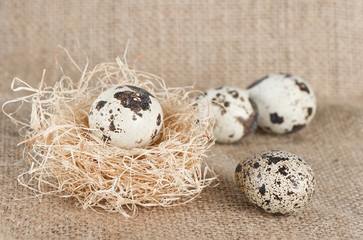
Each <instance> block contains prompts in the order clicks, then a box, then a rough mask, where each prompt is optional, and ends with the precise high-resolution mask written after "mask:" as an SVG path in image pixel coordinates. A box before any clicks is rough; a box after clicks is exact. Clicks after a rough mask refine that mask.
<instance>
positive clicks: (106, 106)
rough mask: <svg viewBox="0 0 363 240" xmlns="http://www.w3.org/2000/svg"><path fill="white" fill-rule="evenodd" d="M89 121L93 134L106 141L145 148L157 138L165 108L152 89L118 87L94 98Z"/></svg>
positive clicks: (118, 145) (127, 86) (122, 145)
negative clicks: (151, 91) (150, 91)
mask: <svg viewBox="0 0 363 240" xmlns="http://www.w3.org/2000/svg"><path fill="white" fill-rule="evenodd" d="M88 122H89V127H90V128H91V129H92V133H93V134H94V135H96V136H97V137H99V138H100V139H102V141H104V142H106V143H109V144H111V145H114V146H117V147H121V148H127V149H131V148H134V147H144V146H146V145H148V144H150V143H152V142H153V141H154V140H155V139H156V138H157V136H158V134H159V132H160V129H161V126H162V123H163V111H162V108H161V105H160V104H159V102H158V101H157V99H156V98H155V97H154V96H153V95H152V94H151V93H149V92H148V91H146V90H144V89H142V88H139V87H136V86H130V85H122V86H114V87H111V88H109V89H107V90H106V91H104V92H102V93H101V94H100V95H99V96H98V97H97V99H96V100H95V101H94V103H93V104H92V106H91V109H90V112H89V118H88Z"/></svg>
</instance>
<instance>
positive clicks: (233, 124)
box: [196, 87, 258, 143]
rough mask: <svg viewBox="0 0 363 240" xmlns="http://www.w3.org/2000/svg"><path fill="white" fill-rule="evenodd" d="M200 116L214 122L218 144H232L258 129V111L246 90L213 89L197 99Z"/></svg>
mask: <svg viewBox="0 0 363 240" xmlns="http://www.w3.org/2000/svg"><path fill="white" fill-rule="evenodd" d="M196 100H197V103H198V109H199V115H200V117H202V118H206V117H210V118H212V120H213V121H214V124H215V125H214V129H213V133H214V137H215V138H216V141H217V142H222V143H231V142H235V141H238V140H240V139H241V138H242V137H243V136H245V135H248V134H250V133H252V132H253V131H254V130H255V129H256V127H257V120H258V110H257V107H256V104H255V103H254V102H253V100H251V99H250V98H249V96H248V92H247V91H246V90H242V89H239V88H235V87H220V88H211V89H209V90H207V91H205V92H204V94H201V95H199V96H198V97H197V99H196Z"/></svg>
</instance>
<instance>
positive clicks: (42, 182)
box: [3, 49, 216, 217]
mask: <svg viewBox="0 0 363 240" xmlns="http://www.w3.org/2000/svg"><path fill="white" fill-rule="evenodd" d="M64 50H65V49H64ZM65 51H66V50H65ZM66 53H67V54H68V56H69V57H70V55H69V53H68V52H67V51H66ZM70 59H71V60H72V61H73V59H72V58H71V57H70ZM73 63H74V64H75V62H74V61H73ZM76 66H77V65H76ZM87 66H88V64H87V65H86V67H85V68H84V70H81V69H80V68H79V67H78V66H77V68H78V69H79V70H80V72H81V77H80V80H79V81H73V80H72V79H71V78H70V77H67V76H65V75H63V77H62V78H61V79H60V80H59V81H58V82H56V84H55V85H54V86H53V87H50V86H47V85H46V84H45V82H44V73H45V72H43V77H42V79H41V82H40V83H39V86H38V88H33V87H31V86H30V85H29V84H27V83H26V82H24V81H22V80H20V79H18V78H15V79H14V80H13V82H12V85H11V88H12V90H13V91H25V92H27V94H28V95H26V96H24V97H19V98H17V99H15V100H11V101H8V102H6V103H5V104H4V105H3V111H4V113H5V114H6V115H7V116H8V117H10V118H11V120H12V121H14V122H16V123H17V124H20V125H22V126H23V128H22V129H20V132H23V133H24V134H23V135H24V136H25V138H26V140H25V141H24V142H22V143H27V145H26V147H25V149H24V155H25V157H26V158H27V159H28V160H29V162H30V169H29V170H27V171H25V172H24V173H23V174H21V175H20V176H19V177H18V181H19V182H20V184H22V185H23V186H25V187H27V188H30V189H32V190H33V191H35V192H36V194H37V195H43V194H56V195H59V196H63V197H74V198H76V199H77V200H78V201H79V203H80V204H81V206H82V207H83V208H84V209H86V208H88V207H90V208H92V209H97V207H100V208H102V209H105V210H106V211H117V212H120V213H121V214H123V215H124V216H126V217H130V216H135V215H136V214H137V206H138V205H140V206H163V207H167V206H175V205H180V204H183V203H186V202H188V201H190V200H192V199H193V198H195V197H196V196H197V195H198V194H199V193H200V192H201V191H202V190H203V189H204V188H205V187H206V186H208V185H210V184H211V183H212V181H213V180H214V179H215V178H216V176H215V174H214V172H213V171H212V170H211V169H210V168H209V167H208V165H207V164H206V152H207V151H208V149H209V148H210V147H211V146H212V145H213V143H214V141H213V140H212V139H213V138H212V128H211V124H210V123H209V121H208V119H198V117H197V112H196V110H195V108H194V107H193V105H192V102H191V101H189V99H190V97H189V96H190V94H191V93H193V92H195V90H194V91H193V90H191V89H192V88H191V89H189V90H188V88H167V87H166V85H165V83H164V81H163V80H162V79H161V78H159V77H157V76H154V75H152V74H148V73H145V72H141V71H137V70H134V69H130V68H129V67H128V65H127V63H126V60H125V61H124V62H122V61H121V60H120V58H116V61H115V62H108V63H100V64H98V65H97V66H95V67H94V69H92V70H87ZM124 84H127V85H134V86H138V87H141V88H144V89H146V90H147V91H149V92H150V93H152V94H153V95H154V96H155V97H156V98H157V99H158V101H159V102H160V104H161V106H162V109H163V113H164V125H163V128H162V130H161V132H160V136H159V139H158V140H157V141H156V143H154V144H153V145H152V146H147V147H144V148H133V149H129V150H128V149H122V148H118V147H114V146H110V145H107V144H105V143H103V142H102V141H101V140H100V139H97V137H95V136H94V135H92V134H91V132H90V128H89V126H88V113H89V109H90V107H91V104H92V103H93V101H94V99H95V98H96V97H97V96H98V95H99V94H100V93H101V92H103V91H104V90H106V89H107V88H109V87H110V86H113V85H124ZM15 103H21V105H22V106H23V105H24V104H26V103H28V104H31V114H30V121H21V120H18V118H17V117H15V115H17V114H16V111H15V112H9V111H6V109H7V105H8V104H10V105H12V104H15ZM28 107H29V106H28ZM17 111H19V108H18V110H17Z"/></svg>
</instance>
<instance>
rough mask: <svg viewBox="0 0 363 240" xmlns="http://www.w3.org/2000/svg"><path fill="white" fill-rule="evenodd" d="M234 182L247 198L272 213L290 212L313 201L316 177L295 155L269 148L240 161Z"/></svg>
mask: <svg viewBox="0 0 363 240" xmlns="http://www.w3.org/2000/svg"><path fill="white" fill-rule="evenodd" d="M235 181H236V183H237V185H238V186H239V187H240V189H241V190H242V192H243V193H244V195H245V196H246V197H247V198H248V200H249V201H250V202H252V203H254V204H256V205H257V206H259V207H261V208H262V209H264V210H265V211H266V212H269V213H280V214H291V213H294V212H296V211H298V210H300V209H301V208H302V207H304V206H305V205H306V204H308V202H309V201H310V199H311V197H312V195H313V192H314V187H315V178H314V174H313V171H312V170H311V168H310V166H309V165H308V164H307V163H306V162H305V161H304V160H302V159H301V158H299V157H298V156H296V155H295V154H292V153H288V152H282V151H276V150H273V151H266V152H261V153H259V154H255V155H253V156H250V157H248V158H246V159H245V160H243V161H241V162H240V163H239V164H238V165H237V167H236V170H235Z"/></svg>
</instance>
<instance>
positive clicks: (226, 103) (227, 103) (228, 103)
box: [223, 102, 231, 107]
mask: <svg viewBox="0 0 363 240" xmlns="http://www.w3.org/2000/svg"><path fill="white" fill-rule="evenodd" d="M223 105H224V107H229V106H230V105H231V103H230V102H224V104H223Z"/></svg>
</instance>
